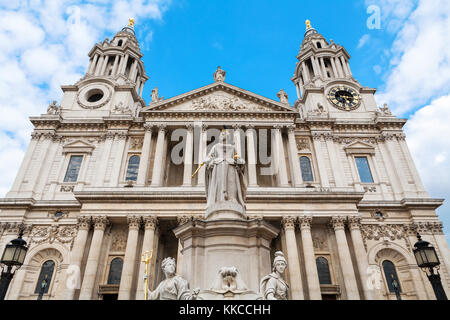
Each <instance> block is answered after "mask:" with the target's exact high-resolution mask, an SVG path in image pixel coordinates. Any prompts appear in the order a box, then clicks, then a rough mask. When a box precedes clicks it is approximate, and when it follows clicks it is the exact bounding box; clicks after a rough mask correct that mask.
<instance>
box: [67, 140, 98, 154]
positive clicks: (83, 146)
mask: <svg viewBox="0 0 450 320" xmlns="http://www.w3.org/2000/svg"><path fill="white" fill-rule="evenodd" d="M94 149H95V146H93V145H91V144H90V143H87V142H86V141H83V140H75V141H72V142H69V143H66V144H65V145H64V146H63V153H91V152H92V151H93V150H94Z"/></svg>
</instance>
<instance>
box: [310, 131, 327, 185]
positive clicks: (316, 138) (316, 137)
mask: <svg viewBox="0 0 450 320" xmlns="http://www.w3.org/2000/svg"><path fill="white" fill-rule="evenodd" d="M313 144H314V149H315V151H316V159H317V166H318V167H319V174H320V182H321V184H322V187H324V188H328V187H330V182H329V180H328V174H327V168H326V166H325V158H324V155H323V152H322V135H321V134H320V133H313Z"/></svg>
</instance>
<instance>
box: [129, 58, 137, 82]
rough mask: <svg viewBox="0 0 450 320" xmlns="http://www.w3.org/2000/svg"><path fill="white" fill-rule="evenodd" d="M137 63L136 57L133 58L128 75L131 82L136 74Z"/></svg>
mask: <svg viewBox="0 0 450 320" xmlns="http://www.w3.org/2000/svg"><path fill="white" fill-rule="evenodd" d="M137 64H138V61H137V59H134V62H133V65H132V66H131V70H130V74H129V76H128V78H129V79H130V80H131V81H133V82H135V79H136V75H137V74H136V73H137Z"/></svg>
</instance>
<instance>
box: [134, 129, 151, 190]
mask: <svg viewBox="0 0 450 320" xmlns="http://www.w3.org/2000/svg"><path fill="white" fill-rule="evenodd" d="M152 127H153V125H152V124H150V123H146V124H145V125H144V129H145V135H144V143H143V145H142V153H141V160H140V162H139V171H138V177H137V185H138V186H145V185H146V184H147V179H148V169H149V166H150V157H151V154H152Z"/></svg>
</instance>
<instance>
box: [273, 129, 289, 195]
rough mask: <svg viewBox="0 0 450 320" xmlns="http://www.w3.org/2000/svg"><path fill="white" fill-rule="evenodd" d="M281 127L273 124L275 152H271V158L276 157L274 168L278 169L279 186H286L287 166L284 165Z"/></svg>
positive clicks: (287, 184)
mask: <svg viewBox="0 0 450 320" xmlns="http://www.w3.org/2000/svg"><path fill="white" fill-rule="evenodd" d="M282 129H283V126H280V125H276V126H274V130H275V146H276V150H275V154H273V153H272V155H275V157H274V156H272V159H274V158H275V159H276V160H275V161H276V164H277V165H276V168H277V169H278V172H277V173H278V178H279V183H280V187H288V186H289V180H288V175H287V167H286V159H285V157H284V143H283V135H282V134H281V130H282Z"/></svg>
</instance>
